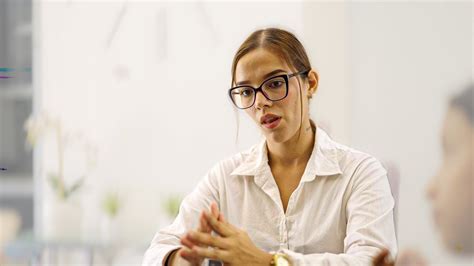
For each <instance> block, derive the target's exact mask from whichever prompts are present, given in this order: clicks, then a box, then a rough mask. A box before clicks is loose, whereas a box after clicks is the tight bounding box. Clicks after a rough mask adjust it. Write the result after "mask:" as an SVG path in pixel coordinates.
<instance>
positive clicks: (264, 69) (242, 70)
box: [235, 49, 290, 83]
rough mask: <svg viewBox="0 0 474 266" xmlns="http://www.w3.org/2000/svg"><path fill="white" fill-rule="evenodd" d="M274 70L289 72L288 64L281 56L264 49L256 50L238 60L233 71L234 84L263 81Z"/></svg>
mask: <svg viewBox="0 0 474 266" xmlns="http://www.w3.org/2000/svg"><path fill="white" fill-rule="evenodd" d="M276 69H282V70H284V71H286V72H290V68H289V67H288V64H287V63H286V62H285V60H284V59H283V58H282V57H281V56H279V55H278V54H276V53H273V52H270V51H268V50H265V49H257V50H254V51H251V52H249V53H248V54H246V55H244V56H243V57H242V58H240V60H239V62H238V63H237V67H236V69H235V82H236V83H238V82H242V81H248V82H250V83H258V82H261V81H263V79H264V76H265V75H266V74H268V73H270V72H272V71H274V70H276Z"/></svg>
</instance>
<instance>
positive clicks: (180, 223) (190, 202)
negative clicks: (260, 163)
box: [142, 165, 219, 266]
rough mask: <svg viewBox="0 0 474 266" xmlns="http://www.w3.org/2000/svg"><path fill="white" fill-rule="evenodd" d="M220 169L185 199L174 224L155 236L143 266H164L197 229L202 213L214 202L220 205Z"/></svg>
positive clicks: (206, 178)
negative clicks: (173, 252)
mask: <svg viewBox="0 0 474 266" xmlns="http://www.w3.org/2000/svg"><path fill="white" fill-rule="evenodd" d="M218 167H219V165H217V166H215V167H214V168H213V169H211V170H210V171H209V172H208V173H207V174H206V175H205V177H204V178H203V179H202V181H201V182H199V184H198V186H197V187H196V188H195V189H194V190H193V191H192V192H191V194H189V195H188V196H186V197H185V198H184V200H183V202H182V203H181V206H180V208H179V213H178V215H177V217H176V219H175V220H174V222H173V223H172V224H171V225H169V226H167V227H165V228H163V229H161V230H159V231H158V232H157V233H156V234H155V236H154V237H153V240H152V241H151V244H150V246H149V248H148V249H147V251H146V252H145V255H144V258H143V262H142V265H143V266H158V265H164V263H165V261H166V258H167V257H168V255H169V254H170V253H171V251H173V250H176V249H178V248H180V247H181V244H180V237H181V236H182V235H184V234H185V233H186V232H187V231H189V230H191V229H195V228H197V226H198V219H199V215H200V212H201V211H202V210H204V209H209V206H210V204H211V202H213V201H214V202H217V203H218V204H219V201H218V199H219V194H218V189H217V174H218V169H217V168H218Z"/></svg>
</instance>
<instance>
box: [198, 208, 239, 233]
mask: <svg viewBox="0 0 474 266" xmlns="http://www.w3.org/2000/svg"><path fill="white" fill-rule="evenodd" d="M204 217H205V218H206V220H207V222H208V223H209V225H210V226H211V228H212V229H213V230H214V231H216V233H218V234H219V235H221V236H223V237H228V236H230V235H232V234H233V233H234V232H235V229H234V228H233V227H232V225H231V224H229V223H227V222H221V221H218V220H217V219H216V218H214V217H213V216H212V215H210V214H209V213H207V212H205V213H204Z"/></svg>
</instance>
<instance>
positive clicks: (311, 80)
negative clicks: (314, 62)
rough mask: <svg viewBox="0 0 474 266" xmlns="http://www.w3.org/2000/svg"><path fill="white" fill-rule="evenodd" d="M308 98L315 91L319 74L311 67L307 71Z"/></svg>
mask: <svg viewBox="0 0 474 266" xmlns="http://www.w3.org/2000/svg"><path fill="white" fill-rule="evenodd" d="M308 84H309V88H308V98H311V97H312V96H313V94H315V93H316V90H317V89H318V84H319V75H318V72H316V71H315V70H314V69H311V70H310V71H309V73H308Z"/></svg>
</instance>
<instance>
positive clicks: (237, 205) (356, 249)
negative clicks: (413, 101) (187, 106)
mask: <svg viewBox="0 0 474 266" xmlns="http://www.w3.org/2000/svg"><path fill="white" fill-rule="evenodd" d="M317 87H318V74H317V73H316V71H314V70H313V69H312V68H311V65H310V63H309V60H308V57H307V55H306V52H305V49H304V48H303V46H302V44H301V43H300V42H299V41H298V39H297V38H296V37H295V36H294V35H293V34H291V33H289V32H287V31H284V30H281V29H274V28H270V29H263V30H258V31H256V32H254V33H252V34H251V35H250V36H249V37H248V38H247V39H246V40H245V41H244V43H243V44H242V45H241V46H240V48H239V50H238V51H237V53H236V55H235V57H234V61H233V64H232V88H231V89H230V90H229V96H230V98H231V100H232V103H233V104H234V105H235V107H237V108H238V109H242V110H243V111H244V112H245V113H247V115H249V116H250V117H251V118H252V120H253V121H254V122H255V123H256V124H257V125H258V127H259V129H260V130H261V132H262V133H263V136H264V139H263V140H262V142H261V143H259V144H257V145H255V146H254V147H252V148H251V149H250V150H248V151H245V152H242V153H238V154H236V155H235V156H233V157H231V158H229V159H226V160H223V161H221V162H220V163H218V164H217V165H216V166H215V167H214V168H213V169H211V170H210V171H209V173H208V174H207V175H206V176H205V177H204V179H203V180H202V181H201V182H200V184H199V185H198V187H197V188H196V189H195V190H194V191H193V192H192V193H191V194H190V195H188V196H187V197H186V198H185V199H184V201H183V203H182V205H181V208H180V211H179V214H178V216H177V218H176V220H175V221H174V223H173V224H172V225H170V226H169V227H167V228H164V229H162V230H160V231H159V232H158V233H157V234H156V235H155V237H154V239H153V240H152V243H151V245H150V247H149V249H148V250H147V252H146V254H145V258H144V262H143V264H144V265H162V264H166V265H187V263H189V264H191V265H199V264H200V263H201V262H202V261H203V260H204V259H206V258H208V259H214V260H220V261H223V262H224V263H226V264H229V265H270V264H274V265H288V264H293V265H300V264H311V265H314V264H323V265H367V264H370V262H371V257H372V256H374V255H375V254H376V253H377V252H378V251H380V250H381V248H382V247H383V246H388V247H389V249H390V252H393V253H394V254H395V253H396V251H397V247H396V238H395V229H394V221H393V207H394V201H393V198H392V195H391V192H390V187H389V183H388V180H387V173H386V171H385V169H384V168H383V167H382V165H381V164H380V163H379V162H378V161H377V160H376V159H374V158H373V157H371V156H369V155H367V154H365V153H362V152H358V151H355V150H353V149H350V148H348V147H345V146H343V145H341V144H338V143H336V142H334V141H333V140H331V139H330V138H329V136H328V135H327V134H326V133H325V132H324V131H323V130H322V129H321V128H319V127H317V126H316V125H315V123H314V122H313V121H312V120H310V118H309V102H310V99H311V98H312V96H313V95H314V93H315V92H316V89H317ZM212 202H215V204H211V203H212ZM209 206H211V210H210V211H206V210H208V209H209ZM193 228H197V229H196V230H193Z"/></svg>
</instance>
